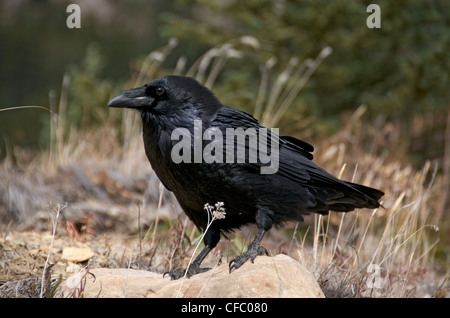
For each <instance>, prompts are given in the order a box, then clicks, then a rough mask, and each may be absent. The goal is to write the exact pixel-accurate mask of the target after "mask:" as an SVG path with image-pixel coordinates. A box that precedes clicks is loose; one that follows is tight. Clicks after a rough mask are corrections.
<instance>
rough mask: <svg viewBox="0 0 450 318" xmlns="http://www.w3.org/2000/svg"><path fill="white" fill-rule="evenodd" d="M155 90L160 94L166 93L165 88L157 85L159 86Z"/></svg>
mask: <svg viewBox="0 0 450 318" xmlns="http://www.w3.org/2000/svg"><path fill="white" fill-rule="evenodd" d="M155 92H156V94H158V95H162V94H164V88H162V87H157V88H156V89H155Z"/></svg>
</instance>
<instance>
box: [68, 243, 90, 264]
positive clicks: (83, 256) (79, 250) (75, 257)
mask: <svg viewBox="0 0 450 318" xmlns="http://www.w3.org/2000/svg"><path fill="white" fill-rule="evenodd" d="M92 256H94V252H93V251H92V250H91V249H90V248H89V247H65V248H64V249H63V251H62V255H61V258H62V259H65V260H67V261H70V262H74V263H81V262H85V261H87V260H88V259H90V258H91V257H92Z"/></svg>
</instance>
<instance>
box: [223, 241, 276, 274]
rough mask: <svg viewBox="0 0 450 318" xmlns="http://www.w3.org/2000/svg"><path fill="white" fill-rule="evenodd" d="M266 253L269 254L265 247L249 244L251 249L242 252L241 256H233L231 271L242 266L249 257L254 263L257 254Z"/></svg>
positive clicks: (230, 264) (230, 265)
mask: <svg viewBox="0 0 450 318" xmlns="http://www.w3.org/2000/svg"><path fill="white" fill-rule="evenodd" d="M264 254H265V255H267V256H269V252H267V250H266V249H265V248H264V247H262V246H257V247H253V246H249V249H248V250H247V252H245V253H244V254H241V255H239V256H236V257H235V258H233V259H232V260H231V261H230V263H229V264H228V266H229V267H230V273H231V271H232V270H233V269H238V268H239V267H241V266H242V265H243V264H244V263H245V262H246V261H247V260H248V259H250V260H251V261H252V263H253V262H254V260H255V258H256V256H258V255H264Z"/></svg>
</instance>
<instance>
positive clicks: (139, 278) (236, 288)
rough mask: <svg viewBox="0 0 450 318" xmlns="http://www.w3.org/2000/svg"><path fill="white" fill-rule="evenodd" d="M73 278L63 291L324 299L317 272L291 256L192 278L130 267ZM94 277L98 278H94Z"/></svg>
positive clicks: (223, 268)
mask: <svg viewBox="0 0 450 318" xmlns="http://www.w3.org/2000/svg"><path fill="white" fill-rule="evenodd" d="M90 273H91V274H92V275H93V276H92V275H84V273H83V272H81V273H79V274H78V276H77V275H75V276H73V277H71V278H69V279H68V280H67V282H66V284H65V286H66V288H68V289H66V290H65V291H64V294H66V295H67V294H70V288H72V289H73V288H77V287H79V286H80V283H81V279H82V278H83V277H84V282H85V283H86V284H85V286H84V292H83V297H149V298H155V297H166V298H170V297H189V298H196V297H209V298H225V297H251V298H258V297H261V298H271V297H273V298H278V297H308V298H322V297H325V296H324V294H323V292H322V290H321V289H320V287H319V285H318V283H317V281H316V280H315V278H314V275H313V274H312V273H311V272H309V271H308V270H307V269H306V268H305V267H303V266H302V265H300V264H299V263H298V262H297V261H295V260H293V259H292V258H290V257H289V256H286V255H282V254H280V255H276V256H274V257H266V256H259V257H257V258H256V259H255V263H254V264H252V263H251V262H250V261H249V262H247V263H245V264H244V265H243V266H242V267H241V268H239V269H237V270H234V271H233V272H232V273H231V274H229V273H228V266H227V264H222V265H220V266H217V267H216V268H213V269H211V270H210V271H208V272H205V273H202V274H197V275H195V276H193V277H191V278H189V279H188V278H186V279H183V278H181V279H179V280H175V281H171V280H170V278H169V277H167V276H166V277H165V278H163V277H162V274H158V273H153V272H148V271H140V270H131V269H123V268H121V269H107V268H99V269H92V270H90ZM94 276H95V280H94Z"/></svg>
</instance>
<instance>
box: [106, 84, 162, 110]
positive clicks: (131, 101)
mask: <svg viewBox="0 0 450 318" xmlns="http://www.w3.org/2000/svg"><path fill="white" fill-rule="evenodd" d="M153 102H154V99H153V98H152V97H150V96H147V95H146V94H145V86H143V87H139V88H134V89H129V90H127V91H123V92H121V93H120V94H119V95H117V96H115V97H113V98H111V100H110V101H109V102H108V104H107V106H108V107H126V108H141V107H148V106H151V104H152V103H153Z"/></svg>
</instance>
